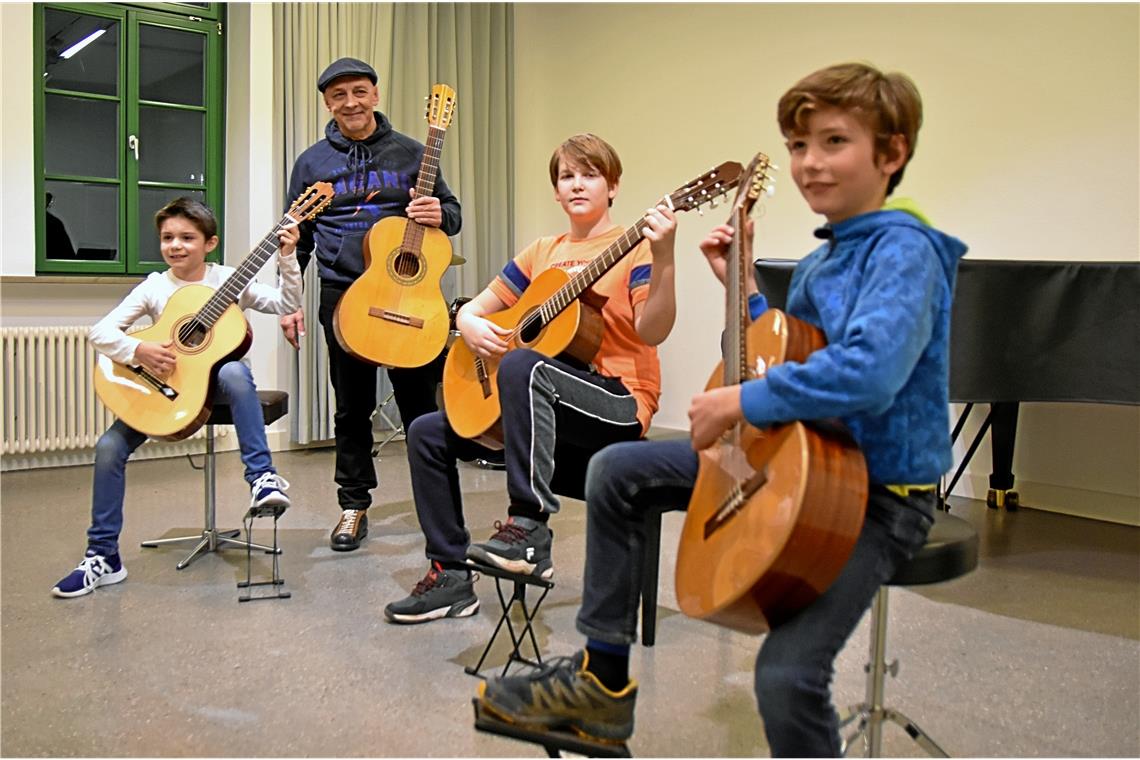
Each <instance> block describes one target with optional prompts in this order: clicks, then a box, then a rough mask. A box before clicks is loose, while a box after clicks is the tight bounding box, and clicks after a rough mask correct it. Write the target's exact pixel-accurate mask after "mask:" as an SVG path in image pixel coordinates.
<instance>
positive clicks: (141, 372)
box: [130, 367, 178, 401]
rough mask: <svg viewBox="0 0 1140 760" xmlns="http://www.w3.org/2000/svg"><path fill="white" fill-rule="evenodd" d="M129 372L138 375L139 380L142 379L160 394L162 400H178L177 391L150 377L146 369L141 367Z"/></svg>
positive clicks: (133, 368) (152, 376) (132, 368)
mask: <svg viewBox="0 0 1140 760" xmlns="http://www.w3.org/2000/svg"><path fill="white" fill-rule="evenodd" d="M130 370H131V372H134V373H135V374H136V375H138V376H139V377H140V378H142V380H143V381H144V382H146V383H147V384H149V385H150V386H151V387H153V388H154V389H155V390H156V391H158V392H159V393H161V394H162V396H163V398H165V399H166V400H168V401H173V400H174V399H176V398H178V391H176V390H174V389H173V388H171V387H170V386H169V385H167V384H166V383H164V382H162V381H161V380H159V379H158V378H157V377H155V376H154V375H152V374H151V373H150V372H148V371H147V370H146V369H144V368H142V367H131V368H130Z"/></svg>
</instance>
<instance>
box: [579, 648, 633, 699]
mask: <svg viewBox="0 0 1140 760" xmlns="http://www.w3.org/2000/svg"><path fill="white" fill-rule="evenodd" d="M586 651H587V652H588V653H589V655H590V660H589V662H587V663H586V670H588V671H590V672H591V673H593V674H594V675H595V676H597V677H598V680H599V681H601V682H602V686H605V687H606V688H607V689H609V690H610V691H621V690H622V689H624V688H625V687H626V685H627V684H629V655H628V654H625V655H620V654H614V653H612V652H603V651H601V650H600V649H594V648H592V647H590V646H589V645H587V646H586Z"/></svg>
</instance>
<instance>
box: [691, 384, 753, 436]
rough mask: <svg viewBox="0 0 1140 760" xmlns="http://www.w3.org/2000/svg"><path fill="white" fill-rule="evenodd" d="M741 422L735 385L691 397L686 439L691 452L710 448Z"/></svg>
mask: <svg viewBox="0 0 1140 760" xmlns="http://www.w3.org/2000/svg"><path fill="white" fill-rule="evenodd" d="M743 420H744V411H743V410H742V409H741V407H740V386H739V385H728V386H725V387H723V388H713V389H712V390H711V391H705V392H704V393H698V394H697V395H695V396H693V400H692V401H691V402H690V403H689V437H690V438H691V439H692V443H693V451H703V450H704V449H707V448H708V447H709V446H712V445H713V444H714V443H716V442H717V440H718V439H719V438H720V437H721V435H723V434H724V432H725V431H726V430H728V429H729V428H731V427H732V426H733V425H735V424H737V423H738V422H741V421H743Z"/></svg>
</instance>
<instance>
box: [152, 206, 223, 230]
mask: <svg viewBox="0 0 1140 760" xmlns="http://www.w3.org/2000/svg"><path fill="white" fill-rule="evenodd" d="M172 216H180V217H182V218H184V219H189V220H190V222H191V223H192V224H193V225H194V226H195V227H197V228H198V231H199V232H201V233H202V235H203V236H204V237H205V238H206V239H207V240H209V239H210V238H212V237H214V236H215V235H217V234H218V217H216V216H214V212H213V211H211V210H210V207H209V206H207V205H206V204H205V203H202V202H201V201H196V200H194V199H193V198H186V197H185V196H184V197H182V198H175V199H174V200H172V201H171V202H170V203H167V204H166V205H165V206H163V207H162V208H160V209H159V210H158V213H156V214H155V215H154V227H155V229H157V230H158V231H159V232H162V223H163V222H165V221H166V220H167V219H169V218H171V217H172Z"/></svg>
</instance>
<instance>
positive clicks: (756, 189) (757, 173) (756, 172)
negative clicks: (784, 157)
mask: <svg viewBox="0 0 1140 760" xmlns="http://www.w3.org/2000/svg"><path fill="white" fill-rule="evenodd" d="M775 168H776V167H775V166H774V165H773V164H772V160H771V159H770V158H768V156H767V155H766V154H764V153H763V152H760V153H757V154H756V155H755V156H753V157H752V160H751V161H749V162H748V167H747V168H746V169H745V170H744V178H743V179H742V180H741V181H740V187H739V189H738V190H737V191H736V201H735V202H734V203H733V206H732V212H733V213H734V214H735V213H736V212H737V211H743V212H744V214H745V216H747V215H748V214H749V212H751V211H752V207H753V206H755V205H756V202H757V201H758V200H760V196H761V195H764V194H765V193H766V194H768V195H771V194H772V192H773V189H774V188H775V184H774V180H773V179H772V172H773V171H774V170H775Z"/></svg>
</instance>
